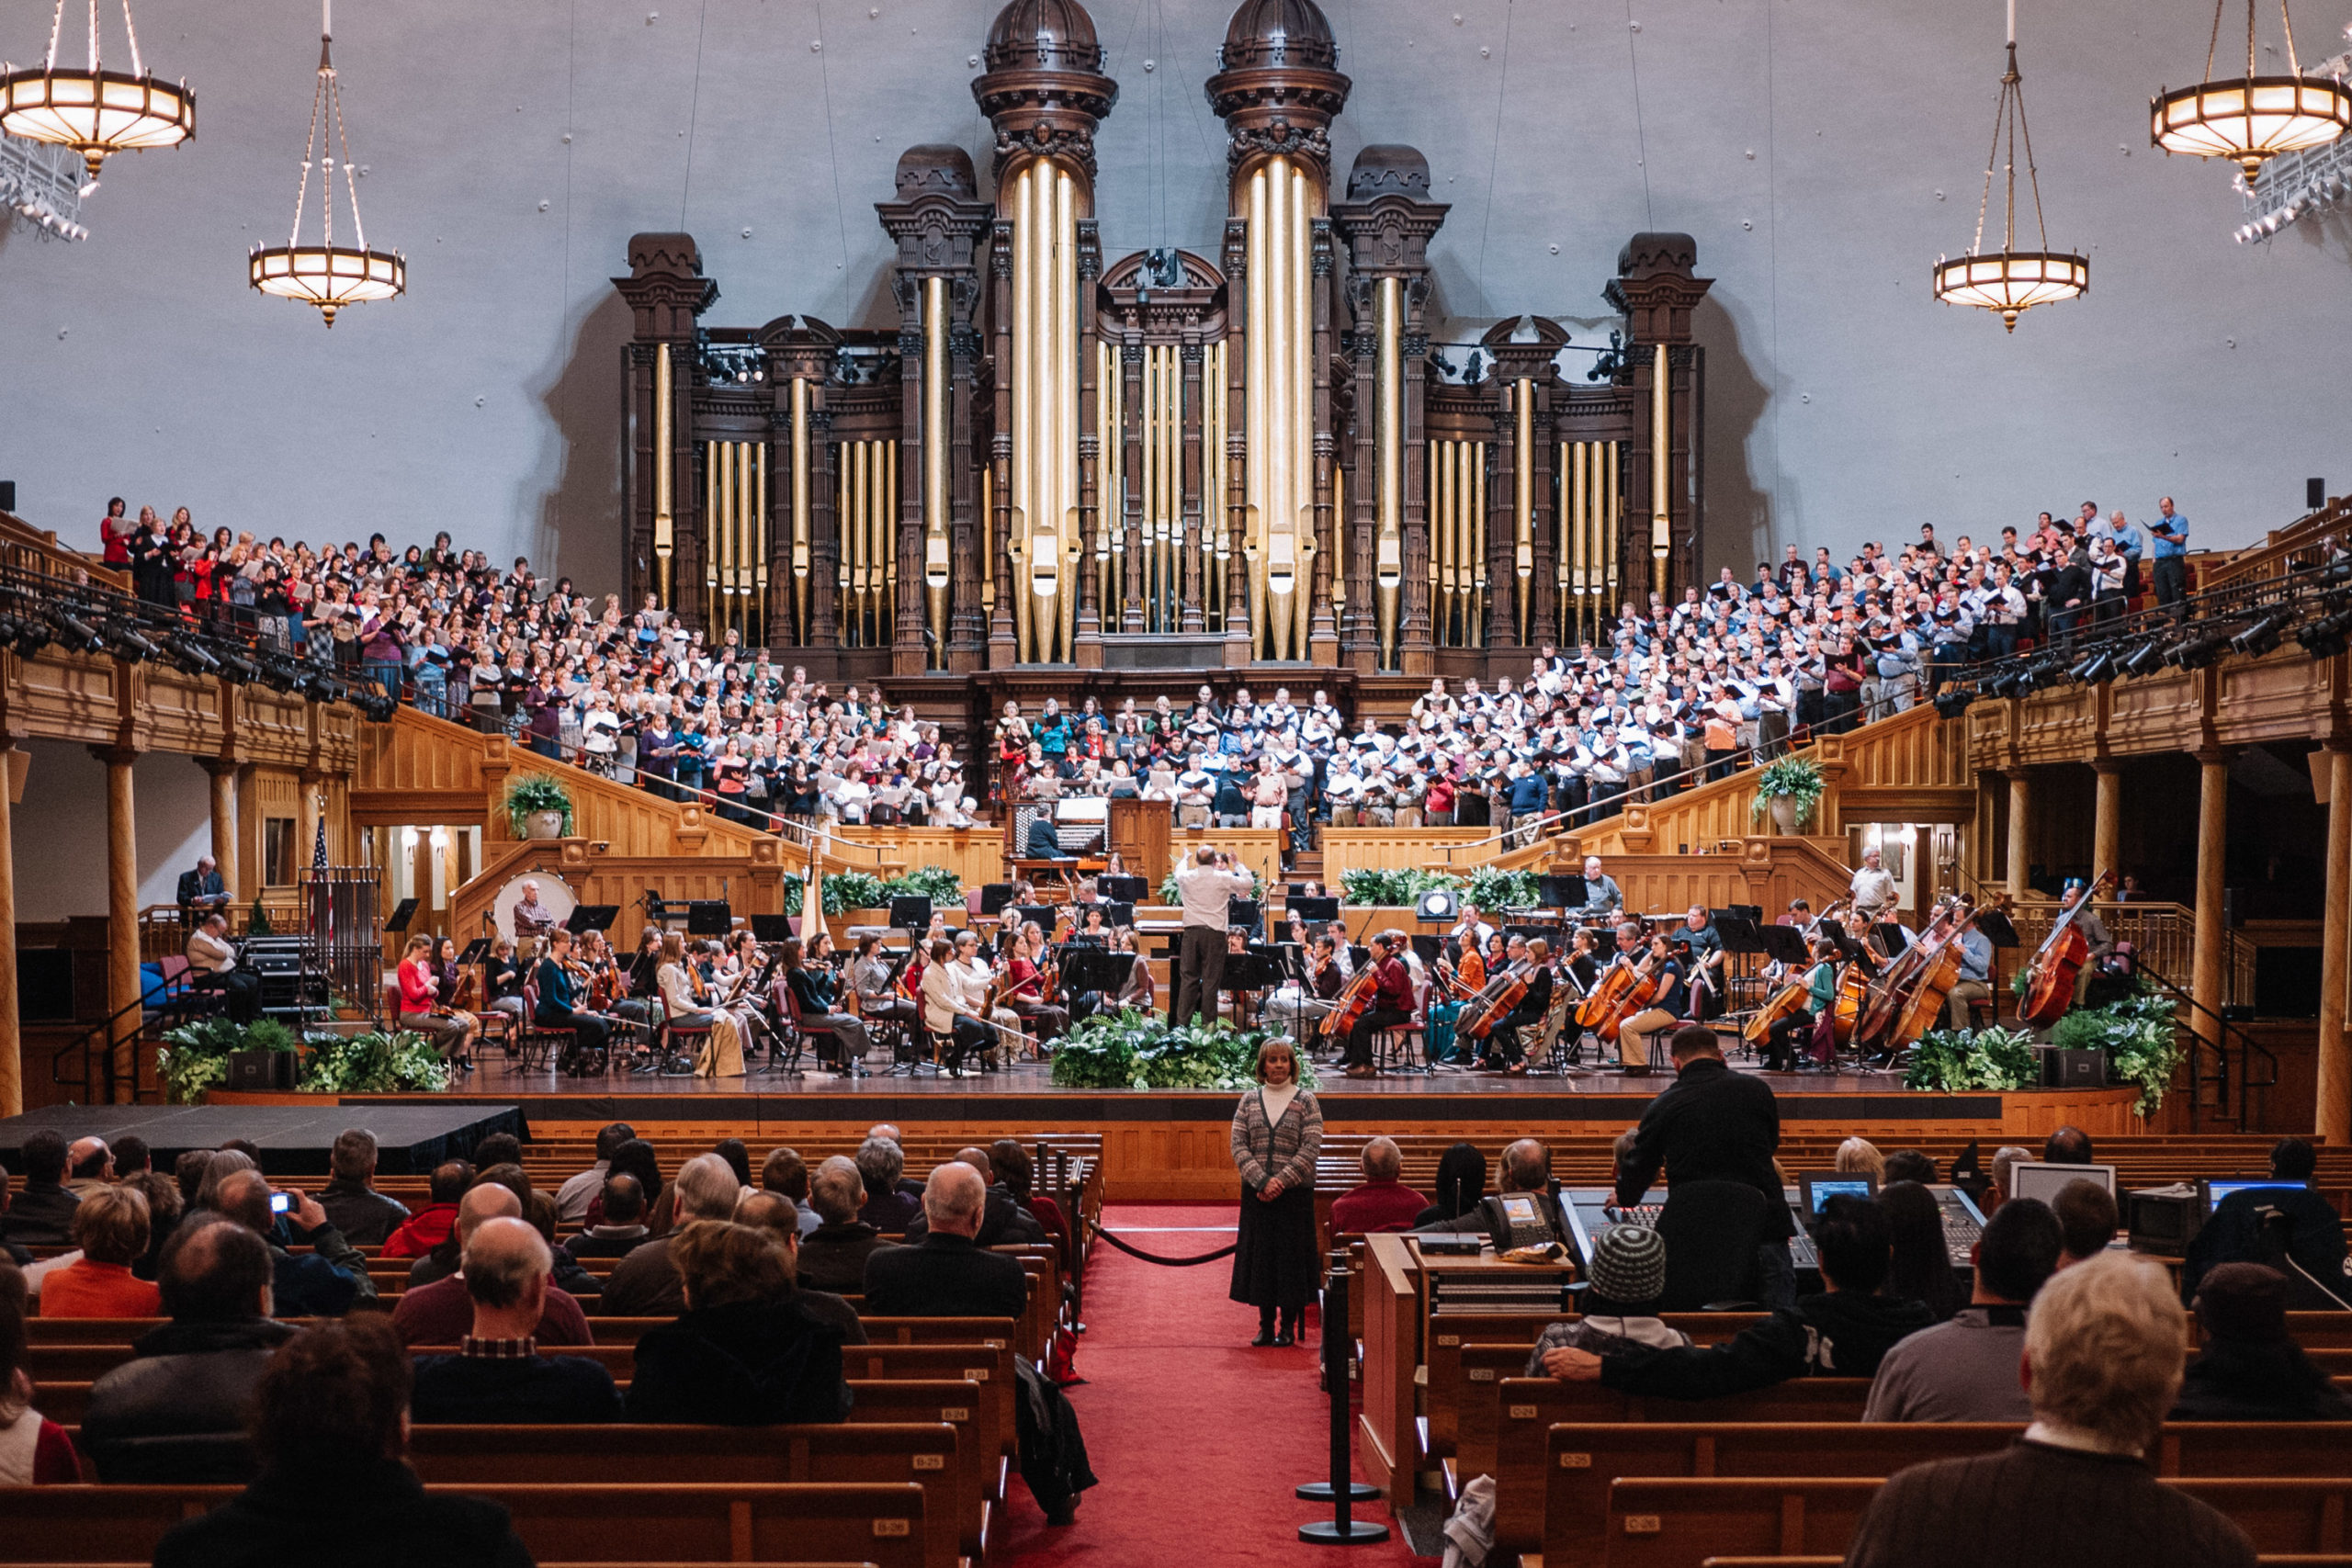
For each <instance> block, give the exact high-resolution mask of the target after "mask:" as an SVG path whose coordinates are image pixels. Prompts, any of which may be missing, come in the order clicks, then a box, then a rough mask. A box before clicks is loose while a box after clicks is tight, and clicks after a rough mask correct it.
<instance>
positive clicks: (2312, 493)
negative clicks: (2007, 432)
mask: <svg viewBox="0 0 2352 1568" xmlns="http://www.w3.org/2000/svg"><path fill="white" fill-rule="evenodd" d="M16 493H17V487H16V486H15V485H0V512H11V511H14V510H15V509H16V505H17V503H16V502H15V501H14V500H12V499H10V498H11V497H13V496H15V494H16ZM2326 504H2327V481H2326V480H2325V479H2305V480H2304V481H2303V510H2304V511H2306V512H2317V511H2318V510H2319V509H2320V508H2321V507H2323V506H2325V505H2326Z"/></svg>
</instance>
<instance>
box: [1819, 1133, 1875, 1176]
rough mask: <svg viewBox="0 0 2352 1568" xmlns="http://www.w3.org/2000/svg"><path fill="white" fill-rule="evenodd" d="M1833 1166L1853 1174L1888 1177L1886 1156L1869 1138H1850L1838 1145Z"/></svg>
mask: <svg viewBox="0 0 2352 1568" xmlns="http://www.w3.org/2000/svg"><path fill="white" fill-rule="evenodd" d="M1832 1168H1834V1169H1836V1170H1838V1171H1839V1172H1841V1173H1843V1174H1846V1175H1851V1176H1869V1177H1873V1178H1876V1179H1880V1180H1883V1179H1885V1178H1886V1156H1883V1155H1882V1154H1880V1153H1879V1152H1878V1145H1875V1144H1873V1143H1871V1141H1870V1140H1869V1139H1868V1138H1849V1139H1847V1140H1846V1141H1845V1142H1844V1143H1842V1144H1840V1145H1838V1156H1837V1159H1836V1161H1835V1163H1834V1165H1833V1167H1832Z"/></svg>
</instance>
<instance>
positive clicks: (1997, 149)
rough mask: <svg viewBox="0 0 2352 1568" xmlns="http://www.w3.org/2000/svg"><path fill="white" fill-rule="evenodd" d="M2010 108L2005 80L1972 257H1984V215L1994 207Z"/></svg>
mask: <svg viewBox="0 0 2352 1568" xmlns="http://www.w3.org/2000/svg"><path fill="white" fill-rule="evenodd" d="M2008 106H2009V85H2008V83H2007V81H2006V80H2004V81H2003V82H2002V84H2001V101H2000V103H1999V104H1998V105H1997V106H1996V107H1995V108H1994V110H1993V145H1992V146H1991V147H1989V148H1987V149H1986V150H1985V194H1984V195H1983V196H1981V197H1977V199H1976V238H1974V239H1973V240H1972V241H1970V242H1969V244H1968V254H1971V255H1982V254H1984V252H1985V213H1986V212H1988V211H1989V210H1991V209H1992V206H1993V167H1994V165H1995V164H1998V163H1999V162H2000V161H2001V126H2002V124H2003V123H2004V120H2005V118H2006V115H2007V109H2008ZM2003 248H2004V249H2006V248H2007V247H2006V246H2004V247H2003Z"/></svg>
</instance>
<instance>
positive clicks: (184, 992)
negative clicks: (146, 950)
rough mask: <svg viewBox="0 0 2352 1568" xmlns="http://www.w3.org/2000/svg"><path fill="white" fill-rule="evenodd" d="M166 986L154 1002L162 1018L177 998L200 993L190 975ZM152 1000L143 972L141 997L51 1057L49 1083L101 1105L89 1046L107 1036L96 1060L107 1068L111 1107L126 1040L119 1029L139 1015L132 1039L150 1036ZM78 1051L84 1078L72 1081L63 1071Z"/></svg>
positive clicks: (134, 1063) (136, 1084)
mask: <svg viewBox="0 0 2352 1568" xmlns="http://www.w3.org/2000/svg"><path fill="white" fill-rule="evenodd" d="M191 973H192V972H191ZM162 984H163V988H162V990H161V991H160V992H158V993H155V994H154V999H155V1001H156V1002H157V1004H158V1005H157V1006H156V1008H155V1011H156V1012H157V1013H158V1014H160V1013H162V1012H163V1011H164V1008H165V1007H167V1006H168V1005H169V1004H170V1003H171V1002H172V1001H173V1000H174V999H175V998H187V997H189V996H191V995H193V994H194V993H195V990H196V985H195V982H194V981H193V980H192V979H191V978H189V976H188V975H186V974H184V975H181V976H176V977H174V976H166V977H165V978H164V981H163V983H162ZM149 996H150V993H149V991H148V989H147V986H146V976H145V975H144V973H143V972H142V973H141V976H140V989H139V996H138V997H137V998H135V999H133V1000H131V1001H130V1002H126V1003H125V1004H123V1005H122V1006H121V1007H119V1008H117V1009H115V1010H114V1011H113V1012H111V1013H109V1014H108V1015H107V1017H106V1018H105V1019H103V1020H101V1021H98V1022H96V1023H94V1024H92V1025H91V1026H90V1027H89V1028H87V1029H85V1030H84V1031H83V1032H81V1033H79V1034H77V1035H75V1036H74V1038H73V1039H71V1040H69V1041H68V1042H66V1043H64V1044H62V1045H61V1046H59V1047H58V1048H57V1049H56V1050H55V1051H52V1052H51V1053H50V1057H49V1081H50V1082H51V1083H53V1084H58V1085H62V1086H65V1087H69V1088H78V1089H81V1091H82V1098H83V1100H85V1101H86V1102H89V1103H93V1104H96V1103H99V1101H97V1100H96V1091H97V1086H96V1085H95V1084H93V1083H92V1082H91V1069H90V1063H91V1060H92V1056H91V1054H90V1050H89V1045H90V1042H91V1040H92V1039H93V1037H96V1036H99V1035H103V1036H105V1040H104V1043H103V1044H102V1046H101V1048H100V1049H99V1051H98V1053H97V1057H96V1059H97V1060H98V1061H100V1062H101V1063H103V1064H104V1067H105V1073H104V1077H105V1080H106V1091H107V1099H106V1102H107V1103H111V1102H112V1101H113V1100H114V1091H115V1067H114V1053H115V1048H116V1047H117V1046H118V1045H120V1044H121V1043H123V1037H121V1036H119V1035H118V1034H117V1033H116V1029H115V1026H116V1025H117V1024H119V1023H120V1022H121V1021H122V1020H123V1017H124V1015H125V1014H136V1015H137V1023H136V1026H135V1027H134V1028H133V1029H132V1030H131V1032H130V1035H129V1036H128V1038H129V1039H130V1040H132V1041H134V1042H135V1041H137V1040H138V1038H139V1037H140V1036H141V1035H142V1034H144V1033H146V1032H147V1014H148V1007H147V1003H148V999H149ZM77 1050H78V1051H80V1052H81V1053H82V1076H81V1077H80V1078H79V1079H75V1078H69V1077H65V1076H64V1073H63V1071H62V1069H63V1066H64V1064H65V1058H66V1056H67V1055H70V1054H71V1053H73V1052H74V1051H77ZM139 1066H140V1063H139V1053H138V1052H136V1051H133V1052H132V1053H131V1055H130V1100H131V1103H133V1104H136V1103H138V1100H139V1093H140V1089H141V1084H140V1081H139Z"/></svg>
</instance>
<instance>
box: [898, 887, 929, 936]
mask: <svg viewBox="0 0 2352 1568" xmlns="http://www.w3.org/2000/svg"><path fill="white" fill-rule="evenodd" d="M890 925H891V927H892V928H893V929H894V930H899V931H927V930H929V929H930V927H931V895H930V894H928V893H894V894H892V895H891V896H890Z"/></svg>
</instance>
